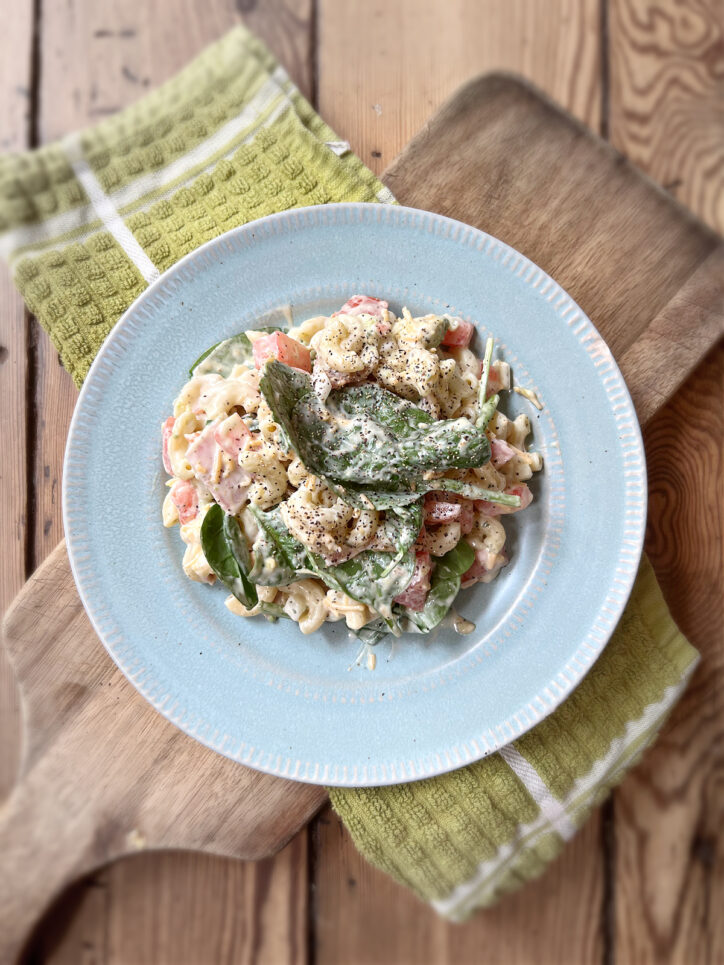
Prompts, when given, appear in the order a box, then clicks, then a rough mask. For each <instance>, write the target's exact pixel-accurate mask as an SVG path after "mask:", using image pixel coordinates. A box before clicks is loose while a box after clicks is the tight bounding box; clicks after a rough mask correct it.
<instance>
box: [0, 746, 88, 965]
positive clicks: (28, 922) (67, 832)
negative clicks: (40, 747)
mask: <svg viewBox="0 0 724 965" xmlns="http://www.w3.org/2000/svg"><path fill="white" fill-rule="evenodd" d="M70 763H71V762H70V760H69V759H68V758H67V754H66V755H63V754H61V755H57V754H51V755H49V757H48V758H44V759H43V760H42V761H41V763H40V765H39V767H38V769H37V770H34V771H32V772H31V773H30V774H28V775H26V777H25V778H23V779H22V780H21V781H20V782H19V783H18V784H17V785H16V786H15V788H14V789H13V791H12V793H11V795H10V797H9V798H8V799H7V800H6V801H5V802H4V804H3V806H2V808H0V854H1V855H2V857H3V862H4V863H5V866H6V867H7V868H8V869H12V873H11V874H2V875H0V963H3V965H6V963H8V965H9V963H12V962H15V961H16V960H18V959H19V957H20V955H21V952H22V950H23V947H24V944H25V942H26V941H27V938H28V935H29V934H30V932H31V930H32V927H33V925H34V924H35V922H36V921H37V920H38V918H39V916H40V915H41V914H42V913H43V911H44V910H45V909H46V908H47V907H48V906H49V905H50V903H51V901H52V900H53V898H54V897H55V895H57V894H58V893H59V892H60V890H61V889H62V888H63V887H64V886H65V885H67V884H68V883H69V882H71V881H74V880H75V879H77V878H79V877H80V876H81V875H83V874H85V873H87V872H89V871H91V870H92V869H93V868H94V867H96V866H97V862H96V861H95V860H94V854H95V853H97V850H98V848H97V844H98V843H97V841H96V840H94V839H95V836H96V829H95V828H94V826H93V823H92V822H91V821H90V819H89V817H90V816H89V814H88V811H87V809H84V808H83V806H82V801H81V800H80V799H81V798H82V797H83V796H86V797H87V793H86V792H87V789H86V788H85V786H84V787H81V786H80V785H78V784H75V785H74V784H73V783H72V782H70V781H67V780H66V781H64V782H63V783H62V786H63V788H64V791H65V792H66V793H64V794H63V795H59V796H56V797H55V798H54V800H53V802H52V807H48V801H47V791H48V788H49V787H52V786H53V785H54V784H57V780H56V778H54V777H53V771H55V770H57V769H59V768H62V769H67V767H68V765H69V764H70Z"/></svg>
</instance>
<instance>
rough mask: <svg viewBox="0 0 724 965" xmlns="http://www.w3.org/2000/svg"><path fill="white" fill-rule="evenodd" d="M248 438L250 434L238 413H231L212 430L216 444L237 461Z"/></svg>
mask: <svg viewBox="0 0 724 965" xmlns="http://www.w3.org/2000/svg"><path fill="white" fill-rule="evenodd" d="M250 438H251V433H250V432H249V430H248V428H247V427H246V424H245V422H244V421H243V419H242V418H241V416H240V415H239V414H238V412H234V413H232V414H231V415H230V416H228V417H227V418H226V419H224V421H223V422H220V423H219V424H218V426H217V427H216V428H215V429H214V441H215V442H216V444H217V445H218V446H221V448H222V449H223V450H224V452H225V453H226V454H227V455H228V456H231V458H232V459H235V460H238V459H239V453H240V452H241V450H242V449H243V448H244V446H245V445H246V443H247V442H248V440H249V439H250Z"/></svg>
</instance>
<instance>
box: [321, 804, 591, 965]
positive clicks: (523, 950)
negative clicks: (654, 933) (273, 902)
mask: <svg viewBox="0 0 724 965" xmlns="http://www.w3.org/2000/svg"><path fill="white" fill-rule="evenodd" d="M599 835H600V829H599V824H598V821H596V820H593V821H590V822H588V824H587V825H586V826H585V828H584V829H583V830H582V831H581V833H580V834H579V835H578V836H577V837H576V838H575V840H574V841H573V842H572V843H571V844H569V845H568V847H567V848H566V850H565V852H564V853H563V854H562V855H561V857H560V858H559V860H558V861H556V862H555V863H554V864H553V866H552V867H551V868H549V869H548V870H547V871H546V873H545V876H544V877H543V878H541V879H540V880H538V881H536V882H532V883H531V884H529V885H526V886H525V888H523V889H522V890H521V891H519V892H516V893H515V894H513V895H511V896H509V897H508V898H507V899H505V900H504V901H503V902H501V903H500V904H499V905H498V906H497V907H495V908H493V909H490V910H489V911H484V912H480V913H479V914H477V915H476V916H475V917H474V918H472V919H471V920H470V921H468V922H466V923H464V924H462V925H450V924H448V923H447V922H445V921H443V920H442V919H441V918H439V917H438V916H437V915H436V914H435V913H434V912H433V911H432V910H431V909H429V908H427V907H426V906H425V905H423V904H422V903H421V902H420V901H418V899H417V898H415V896H414V895H413V894H412V893H411V892H409V891H408V890H407V889H405V888H402V887H401V886H400V885H398V884H397V883H396V882H394V881H393V880H392V879H391V878H388V877H387V875H385V874H383V873H382V872H381V871H378V870H377V869H375V868H373V867H372V866H371V865H370V864H368V863H367V862H366V861H365V860H364V858H362V857H361V856H360V855H359V853H358V852H357V851H356V850H355V849H354V847H352V846H350V844H349V835H348V834H347V832H346V831H345V829H344V827H343V825H342V823H341V822H340V820H339V818H337V816H336V815H335V814H334V812H333V811H332V810H331V808H330V809H326V810H325V811H323V812H322V814H321V815H319V816H318V817H317V819H316V820H315V822H314V834H313V847H314V849H315V852H316V853H317V854H318V855H320V856H321V860H322V861H323V862H324V864H323V867H319V868H318V870H317V875H316V877H315V881H316V889H315V898H314V900H315V926H316V941H315V960H316V963H317V965H337V963H338V962H354V963H355V965H377V963H388V962H389V963H394V965H443V963H455V965H473V963H479V962H485V963H486V965H517V963H532V962H535V963H539V965H546V963H554V962H555V963H569V962H570V963H573V962H575V963H576V965H588V963H591V965H592V963H597V962H600V961H601V955H602V945H601V934H600V914H599V910H600V908H601V906H602V902H603V893H602V886H603V880H602V875H601V873H600V865H599V862H598V854H599V845H600V842H599Z"/></svg>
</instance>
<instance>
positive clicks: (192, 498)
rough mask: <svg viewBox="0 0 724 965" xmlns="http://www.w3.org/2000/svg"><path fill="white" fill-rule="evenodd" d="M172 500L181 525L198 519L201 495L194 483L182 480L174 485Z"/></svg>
mask: <svg viewBox="0 0 724 965" xmlns="http://www.w3.org/2000/svg"><path fill="white" fill-rule="evenodd" d="M171 500H172V502H173V504H174V506H175V507H176V509H177V510H178V518H179V521H180V522H181V525H184V524H185V523H190V522H191V520H192V519H196V516H197V514H198V511H199V494H198V492H197V491H196V486H194V484H193V483H192V482H188V481H187V480H185V479H184V480H181V479H180V480H179V481H178V482H176V483H174V484H173V487H172V489H171Z"/></svg>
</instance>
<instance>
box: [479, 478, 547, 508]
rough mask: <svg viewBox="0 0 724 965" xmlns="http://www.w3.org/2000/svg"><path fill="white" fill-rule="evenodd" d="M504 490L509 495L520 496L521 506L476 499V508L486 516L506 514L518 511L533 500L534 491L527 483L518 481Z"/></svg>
mask: <svg viewBox="0 0 724 965" xmlns="http://www.w3.org/2000/svg"><path fill="white" fill-rule="evenodd" d="M503 492H505V493H507V494H508V495H509V496H519V497H520V506H501V505H500V503H491V502H488V500H487V499H476V500H475V509H476V510H479V511H480V512H481V513H483V514H484V515H485V516H505V515H506V514H507V513H518V512H520V510H521V509H526V507H528V506H530V504H531V503H532V502H533V493H532V492H531V491H530V489H529V488H528V487H527V486H526V484H525V483H516V485H515V486H509V487H508V489H504V490H503Z"/></svg>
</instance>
